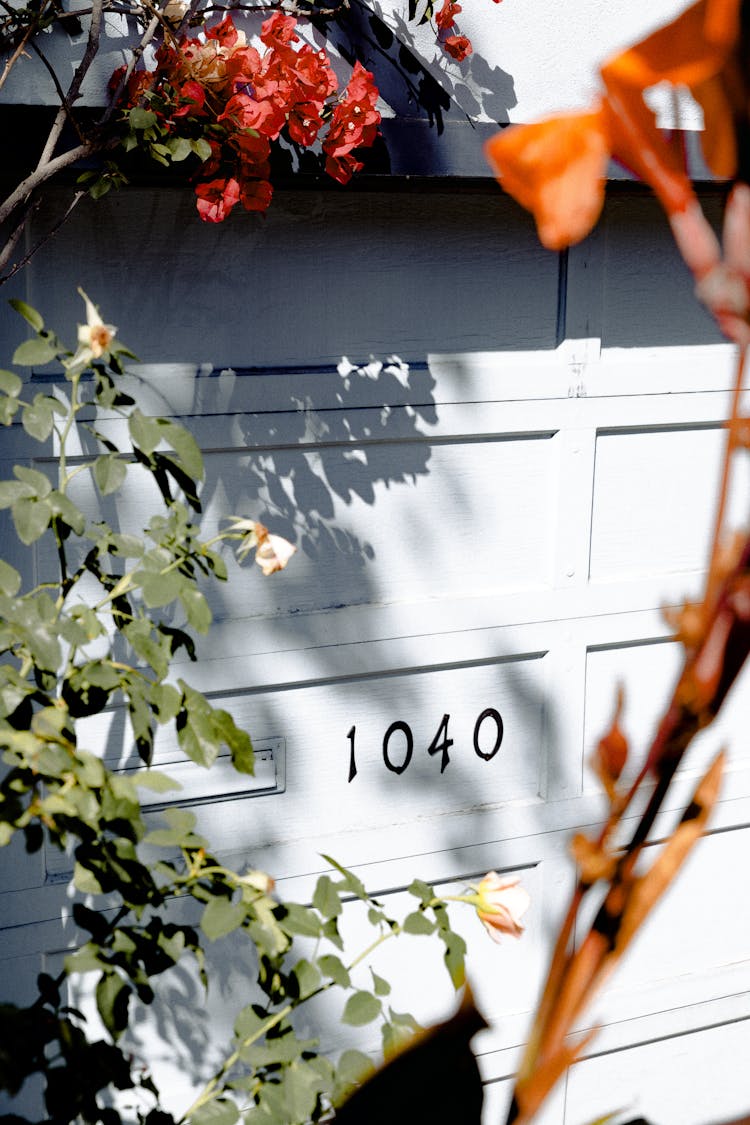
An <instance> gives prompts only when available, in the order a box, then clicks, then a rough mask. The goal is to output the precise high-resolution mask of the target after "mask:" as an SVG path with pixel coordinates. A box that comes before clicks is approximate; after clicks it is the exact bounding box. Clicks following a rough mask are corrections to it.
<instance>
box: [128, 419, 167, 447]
mask: <svg viewBox="0 0 750 1125" xmlns="http://www.w3.org/2000/svg"><path fill="white" fill-rule="evenodd" d="M128 430H129V431H130V437H131V440H132V442H133V445H135V446H137V447H138V449H140V450H141V451H142V452H143V453H153V452H154V450H155V449H156V447H157V445H158V444H159V442H160V441H161V430H160V428H159V423H158V422H157V420H156V419H155V418H147V417H146V416H145V414H141V412H140V410H134V411H133V413H132V414H131V415H130V417H129V418H128Z"/></svg>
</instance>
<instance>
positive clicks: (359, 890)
mask: <svg viewBox="0 0 750 1125" xmlns="http://www.w3.org/2000/svg"><path fill="white" fill-rule="evenodd" d="M323 859H324V860H325V861H326V863H330V865H331V867H335V868H336V870H337V871H339V872H340V873H341V874H342V875H343V876H344V885H345V887H346V889H347V890H348V891H351V892H352V894H354V895H356V896H357V898H361V899H362V901H363V902H369V901H370V896H369V895H368V893H367V891H366V890H365V885H364V883H363V882H362V881H361V879H358V878H357V876H356V875H355V874H354V873H353V872H352V871H350V870H349V868H348V867H343V866H342V865H341V864H340V863H339V862H338V860H335V859H334V858H333V856H330V855H324V856H323Z"/></svg>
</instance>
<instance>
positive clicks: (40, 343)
mask: <svg viewBox="0 0 750 1125" xmlns="http://www.w3.org/2000/svg"><path fill="white" fill-rule="evenodd" d="M56 355H57V349H56V348H55V345H54V344H52V343H51V342H50V341H49V340H41V339H39V337H38V336H37V337H35V338H34V339H32V340H24V342H23V343H22V344H19V345H18V347H17V348H16V350H15V352H14V353H13V362H14V363H16V364H18V366H19V367H43V366H44V364H45V363H49V362H50V361H51V360H53V359H54V358H55V356H56Z"/></svg>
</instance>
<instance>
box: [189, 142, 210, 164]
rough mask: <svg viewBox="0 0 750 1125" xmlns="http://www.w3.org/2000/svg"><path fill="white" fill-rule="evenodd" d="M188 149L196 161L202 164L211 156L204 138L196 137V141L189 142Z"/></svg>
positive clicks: (208, 145)
mask: <svg viewBox="0 0 750 1125" xmlns="http://www.w3.org/2000/svg"><path fill="white" fill-rule="evenodd" d="M190 147H191V148H192V150H193V152H194V153H195V155H196V156H197V157H198V159H199V160H201V161H203V162H204V163H205V161H206V160H208V159H209V157H210V156H211V152H212V149H211V145H210V144H209V143H208V141H207V140H206V138H205V137H198V139H197V140H195V141H191V142H190Z"/></svg>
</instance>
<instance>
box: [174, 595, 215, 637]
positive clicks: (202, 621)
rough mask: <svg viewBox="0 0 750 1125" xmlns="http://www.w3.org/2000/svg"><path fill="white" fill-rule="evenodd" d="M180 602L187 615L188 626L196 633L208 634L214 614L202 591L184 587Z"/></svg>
mask: <svg viewBox="0 0 750 1125" xmlns="http://www.w3.org/2000/svg"><path fill="white" fill-rule="evenodd" d="M180 601H181V602H182V607H183V609H184V610H185V613H186V614H187V619H188V624H189V625H190V626H191V627H192V628H193V629H195V631H196V633H203V634H205V633H207V632H208V630H209V628H210V627H211V622H212V620H213V614H212V613H211V610H210V609H209V606H208V602H207V601H206V599H205V597H204V596H203V594H202V593H201V592H200V590H196V588H195V586H188V585H186V586H184V587H183V589H182V591H181V593H180Z"/></svg>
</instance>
